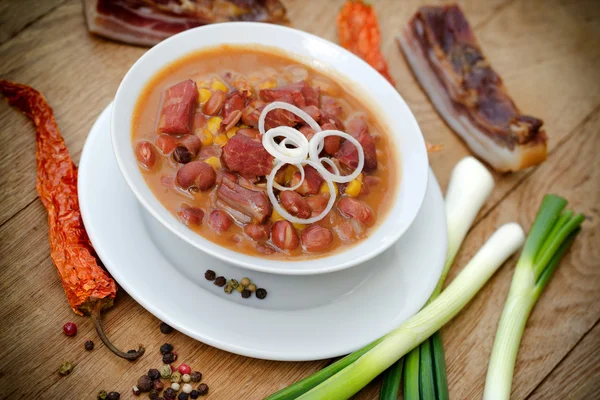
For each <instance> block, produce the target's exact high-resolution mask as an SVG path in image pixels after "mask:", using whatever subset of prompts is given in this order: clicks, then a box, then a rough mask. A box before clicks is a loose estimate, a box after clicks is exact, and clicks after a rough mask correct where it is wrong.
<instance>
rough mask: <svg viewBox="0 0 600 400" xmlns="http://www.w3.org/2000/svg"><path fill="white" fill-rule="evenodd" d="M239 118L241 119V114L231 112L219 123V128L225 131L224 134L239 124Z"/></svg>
mask: <svg viewBox="0 0 600 400" xmlns="http://www.w3.org/2000/svg"><path fill="white" fill-rule="evenodd" d="M240 118H242V112H241V111H240V110H235V111H232V112H231V114H229V115H228V116H227V117H225V118H224V119H223V121H222V122H221V127H222V128H224V129H225V132H227V131H228V130H230V129H231V128H233V127H234V126H236V125H237V123H238V122H240Z"/></svg>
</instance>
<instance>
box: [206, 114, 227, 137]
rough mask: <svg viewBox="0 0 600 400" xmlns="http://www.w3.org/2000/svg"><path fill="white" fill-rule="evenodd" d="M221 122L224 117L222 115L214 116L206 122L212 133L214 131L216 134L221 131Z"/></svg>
mask: <svg viewBox="0 0 600 400" xmlns="http://www.w3.org/2000/svg"><path fill="white" fill-rule="evenodd" d="M221 122H223V118H221V117H212V118H211V119H209V120H208V122H207V123H206V127H207V128H208V130H209V131H210V133H212V134H213V135H214V134H216V133H217V132H219V130H220V129H221Z"/></svg>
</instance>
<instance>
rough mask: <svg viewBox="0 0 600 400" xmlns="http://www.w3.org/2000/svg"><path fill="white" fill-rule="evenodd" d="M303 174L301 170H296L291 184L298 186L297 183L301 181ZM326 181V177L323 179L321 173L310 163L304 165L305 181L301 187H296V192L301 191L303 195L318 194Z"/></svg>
mask: <svg viewBox="0 0 600 400" xmlns="http://www.w3.org/2000/svg"><path fill="white" fill-rule="evenodd" d="M301 176H302V175H300V172H294V175H293V177H292V182H291V185H290V186H296V184H297V183H298V182H300V177H301ZM324 181H325V179H323V177H322V176H321V174H320V173H319V172H318V171H317V170H316V169H314V168H313V167H311V166H310V165H306V166H304V182H302V185H300V187H299V188H298V189H296V192H298V193H300V194H301V195H303V196H306V195H310V194H317V193H319V189H320V188H321V184H322V183H323V182H324Z"/></svg>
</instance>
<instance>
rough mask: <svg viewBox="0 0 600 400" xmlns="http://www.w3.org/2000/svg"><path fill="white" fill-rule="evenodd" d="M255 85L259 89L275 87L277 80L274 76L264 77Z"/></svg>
mask: <svg viewBox="0 0 600 400" xmlns="http://www.w3.org/2000/svg"><path fill="white" fill-rule="evenodd" d="M257 87H258V88H259V89H274V88H275V87H277V81H276V80H275V79H274V78H269V79H265V80H264V81H262V82H261V83H259V84H258V86H257Z"/></svg>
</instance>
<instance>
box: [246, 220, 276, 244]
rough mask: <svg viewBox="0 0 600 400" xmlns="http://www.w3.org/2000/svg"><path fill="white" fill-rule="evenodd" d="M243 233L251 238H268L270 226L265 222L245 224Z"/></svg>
mask: <svg viewBox="0 0 600 400" xmlns="http://www.w3.org/2000/svg"><path fill="white" fill-rule="evenodd" d="M244 233H245V234H246V235H248V237H250V239H252V240H256V241H257V242H258V241H261V240H268V239H269V235H270V234H271V227H270V226H269V225H267V224H263V225H260V224H247V225H246V226H244Z"/></svg>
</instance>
